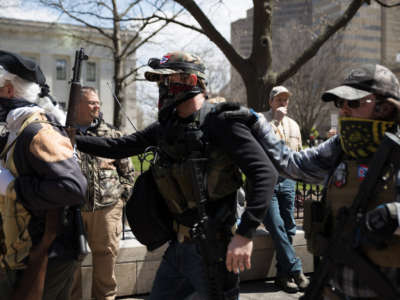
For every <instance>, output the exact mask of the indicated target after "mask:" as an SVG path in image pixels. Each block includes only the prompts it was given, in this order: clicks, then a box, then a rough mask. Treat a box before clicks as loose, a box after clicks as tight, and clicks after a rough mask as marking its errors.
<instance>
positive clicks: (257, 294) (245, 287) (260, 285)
mask: <svg viewBox="0 0 400 300" xmlns="http://www.w3.org/2000/svg"><path fill="white" fill-rule="evenodd" d="M301 295H303V294H302V293H296V294H287V293H285V292H283V291H280V290H277V289H276V288H275V286H274V281H273V280H272V279H271V280H267V281H262V280H257V281H247V282H243V283H241V284H240V300H292V299H299V298H300V296H301ZM147 296H148V295H143V296H135V297H136V298H132V297H125V298H124V297H121V298H117V299H124V300H145V299H147ZM176 300H180V299H176Z"/></svg>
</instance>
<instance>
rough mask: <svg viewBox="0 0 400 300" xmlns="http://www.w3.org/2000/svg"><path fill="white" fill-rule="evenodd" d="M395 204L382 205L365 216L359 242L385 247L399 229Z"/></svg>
mask: <svg viewBox="0 0 400 300" xmlns="http://www.w3.org/2000/svg"><path fill="white" fill-rule="evenodd" d="M397 214H398V212H397V205H396V204H395V203H387V204H382V205H379V206H378V207H376V208H375V209H373V210H371V211H369V212H367V213H366V214H365V218H364V221H363V222H362V224H361V225H362V228H361V241H362V242H363V243H366V244H372V245H374V246H376V247H382V246H384V245H385V241H386V240H388V239H389V238H390V237H392V235H393V234H394V232H395V231H396V229H397V228H398V227H399V222H398V216H397Z"/></svg>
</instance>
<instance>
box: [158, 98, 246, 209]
mask: <svg viewBox="0 0 400 300" xmlns="http://www.w3.org/2000/svg"><path fill="white" fill-rule="evenodd" d="M212 107H213V105H212V104H209V103H205V104H204V105H203V106H202V108H201V109H200V111H199V112H198V113H197V114H196V117H195V118H194V119H193V120H192V121H190V122H187V123H182V122H181V121H178V120H177V119H174V120H170V123H169V124H166V125H165V126H163V128H164V129H163V131H162V132H161V135H160V137H159V147H160V149H161V151H160V152H161V154H160V155H158V157H157V158H156V159H155V161H154V164H153V166H152V173H153V177H154V180H155V182H156V184H157V187H158V189H159V191H160V193H161V195H162V196H163V198H164V199H165V201H166V203H167V206H168V208H169V210H170V212H171V213H173V214H175V215H181V214H184V213H185V212H186V211H188V210H190V209H193V208H195V207H196V201H195V198H194V197H193V194H194V190H193V183H192V177H191V169H190V168H189V166H188V159H191V158H206V159H207V161H206V164H205V168H204V169H205V170H204V173H205V174H204V178H205V181H206V183H205V184H206V188H207V193H208V200H209V201H216V200H218V199H221V198H223V197H226V196H228V195H230V194H232V193H234V192H235V191H236V190H237V189H238V188H239V187H240V186H241V184H242V180H241V175H240V172H239V169H238V167H237V166H236V165H235V164H234V163H233V161H232V160H231V158H230V157H229V156H228V155H227V154H225V153H224V152H223V151H221V150H220V149H218V148H217V147H214V146H213V145H210V144H209V143H208V141H207V137H206V136H205V135H204V134H203V131H202V129H201V127H202V125H203V122H204V119H205V117H206V116H207V114H208V113H209V112H210V111H211V109H212ZM215 130H218V128H215Z"/></svg>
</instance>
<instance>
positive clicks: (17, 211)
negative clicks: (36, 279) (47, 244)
mask: <svg viewBox="0 0 400 300" xmlns="http://www.w3.org/2000/svg"><path fill="white" fill-rule="evenodd" d="M44 120H45V117H43V116H42V115H41V114H40V112H36V113H34V114H32V115H31V116H29V117H28V118H27V119H26V120H25V122H24V123H23V124H22V126H21V128H20V130H19V131H18V133H17V137H18V136H19V134H20V133H21V132H22V131H23V130H24V129H25V128H26V127H27V126H28V125H29V124H31V123H32V122H46V121H44ZM15 141H16V139H15V140H14V142H12V143H9V144H7V145H6V147H5V148H4V150H3V152H2V153H1V155H0V157H1V159H2V162H3V165H4V166H5V167H6V168H7V169H9V170H10V172H11V173H12V174H13V176H14V177H18V172H17V169H16V167H15V163H14V155H13V154H14V148H15V144H16V143H15ZM16 199H17V197H16V193H15V189H14V181H12V182H11V183H10V184H9V185H8V187H7V192H6V195H5V196H0V213H1V219H2V228H1V230H2V231H3V236H4V240H3V241H1V242H2V244H3V245H2V247H1V248H3V249H4V250H5V251H3V252H4V253H1V257H0V264H1V265H3V268H4V267H5V266H4V264H7V267H8V268H10V269H12V270H14V269H23V268H25V267H26V265H25V264H24V259H25V258H26V257H27V256H28V255H29V250H30V248H31V246H32V241H31V237H30V235H29V232H28V225H29V221H30V218H31V215H30V214H29V212H28V211H27V210H26V209H25V208H24V207H23V205H22V204H21V203H20V202H18V201H17V200H16ZM0 235H1V234H0Z"/></svg>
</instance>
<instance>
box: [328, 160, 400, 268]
mask: <svg viewBox="0 0 400 300" xmlns="http://www.w3.org/2000/svg"><path fill="white" fill-rule="evenodd" d="M345 163H346V164H347V177H346V181H347V183H346V185H344V186H343V187H341V188H338V187H336V186H335V185H334V184H333V180H332V178H331V180H330V182H329V186H328V191H327V204H328V206H329V207H330V209H331V212H332V215H333V218H332V221H333V222H332V224H333V227H335V221H334V220H335V219H336V216H337V214H338V211H339V209H340V208H341V207H343V206H346V207H350V205H351V204H352V201H353V199H354V198H355V196H356V194H357V192H358V188H359V186H360V179H359V178H358V176H357V167H358V165H359V164H358V163H357V162H356V161H354V160H348V161H345ZM394 177H395V176H393V178H392V180H391V181H390V182H389V183H388V185H387V186H385V187H384V188H383V190H382V191H380V192H379V197H377V198H376V199H373V201H372V202H370V203H369V204H368V211H369V210H372V209H374V208H375V207H377V206H378V205H380V204H383V203H389V202H393V201H395V178H394ZM363 251H364V253H365V254H366V255H367V256H368V257H369V258H370V259H371V261H373V262H374V263H375V264H377V265H379V266H383V267H397V268H399V267H400V255H399V253H400V237H398V236H395V235H393V237H392V238H391V239H390V240H389V241H388V247H387V248H385V249H382V250H381V249H380V250H378V249H376V248H373V247H365V248H363Z"/></svg>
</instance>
